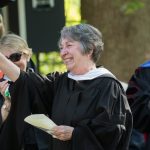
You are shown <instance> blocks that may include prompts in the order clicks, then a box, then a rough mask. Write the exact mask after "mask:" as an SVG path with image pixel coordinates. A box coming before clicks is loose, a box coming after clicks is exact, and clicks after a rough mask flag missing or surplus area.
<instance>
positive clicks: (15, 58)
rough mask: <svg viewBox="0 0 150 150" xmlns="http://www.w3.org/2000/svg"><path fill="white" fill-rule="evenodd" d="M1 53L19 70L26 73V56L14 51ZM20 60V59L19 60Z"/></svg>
mask: <svg viewBox="0 0 150 150" xmlns="http://www.w3.org/2000/svg"><path fill="white" fill-rule="evenodd" d="M1 53H3V54H4V55H5V56H6V57H7V58H8V59H9V60H11V61H12V62H13V63H14V64H15V65H17V66H18V67H19V68H20V69H21V70H23V71H26V68H27V56H26V55H25V54H22V53H21V52H19V51H15V50H10V49H8V50H3V51H2V52H1ZM19 58H20V59H19Z"/></svg>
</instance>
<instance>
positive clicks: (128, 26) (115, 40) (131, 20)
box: [81, 0, 150, 82]
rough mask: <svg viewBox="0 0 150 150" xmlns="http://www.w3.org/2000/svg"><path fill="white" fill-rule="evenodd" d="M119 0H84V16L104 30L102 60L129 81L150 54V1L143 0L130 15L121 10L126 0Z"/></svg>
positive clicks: (83, 17) (100, 62) (82, 1)
mask: <svg viewBox="0 0 150 150" xmlns="http://www.w3.org/2000/svg"><path fill="white" fill-rule="evenodd" d="M120 1H121V0H120ZM120 1H119V0H112V1H110V0H81V17H82V20H84V21H86V23H89V24H92V25H94V26H95V27H97V28H98V29H100V31H101V32H102V34H103V41H104V53H103V54H102V56H101V58H100V60H99V64H102V65H104V66H105V67H106V68H108V69H109V70H110V71H111V72H112V73H114V74H115V75H116V76H117V78H118V79H120V80H122V81H126V82H127V81H128V80H129V78H130V77H131V75H132V74H133V72H134V70H135V68H136V67H137V66H139V65H140V64H141V63H143V62H145V61H147V60H148V59H149V58H150V17H149V14H150V1H149V0H143V2H144V3H145V6H144V8H142V9H139V10H137V11H135V12H134V13H133V14H130V15H126V14H125V13H124V11H122V9H121V8H122V6H123V5H124V3H125V1H123V2H120Z"/></svg>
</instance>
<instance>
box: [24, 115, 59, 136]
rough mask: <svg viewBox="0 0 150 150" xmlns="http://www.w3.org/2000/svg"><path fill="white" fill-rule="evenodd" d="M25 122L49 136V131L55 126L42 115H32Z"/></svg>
mask: <svg viewBox="0 0 150 150" xmlns="http://www.w3.org/2000/svg"><path fill="white" fill-rule="evenodd" d="M24 121H25V122H27V123H29V124H31V125H33V126H35V127H37V128H39V129H41V130H43V131H45V132H47V133H49V134H51V129H52V128H53V127H54V126H56V124H55V123H54V122H53V121H52V120H51V119H50V118H48V117H47V116H46V115H44V114H33V115H30V116H27V117H26V118H25V119H24Z"/></svg>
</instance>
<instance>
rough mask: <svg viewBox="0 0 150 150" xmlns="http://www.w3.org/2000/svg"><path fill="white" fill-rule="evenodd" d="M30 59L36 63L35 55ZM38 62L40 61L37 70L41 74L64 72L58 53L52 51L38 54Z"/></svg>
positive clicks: (64, 68)
mask: <svg viewBox="0 0 150 150" xmlns="http://www.w3.org/2000/svg"><path fill="white" fill-rule="evenodd" d="M32 59H33V61H34V62H36V56H35V54H34V55H33V57H32ZM39 60H40V68H39V70H40V73H41V74H47V73H49V72H55V71H60V72H64V71H66V67H65V65H64V64H63V62H62V60H61V58H60V55H59V52H56V51H53V52H49V53H40V54H39Z"/></svg>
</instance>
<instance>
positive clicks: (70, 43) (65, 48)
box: [60, 39, 91, 74]
mask: <svg viewBox="0 0 150 150" xmlns="http://www.w3.org/2000/svg"><path fill="white" fill-rule="evenodd" d="M81 52H82V46H81V44H80V42H78V41H74V40H70V39H62V41H61V44H60V56H61V58H62V60H63V62H64V64H65V65H66V67H67V70H69V71H70V72H71V73H73V74H84V73H85V72H86V70H88V64H89V63H88V62H91V58H90V56H89V54H84V55H83V54H82V53H81Z"/></svg>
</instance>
